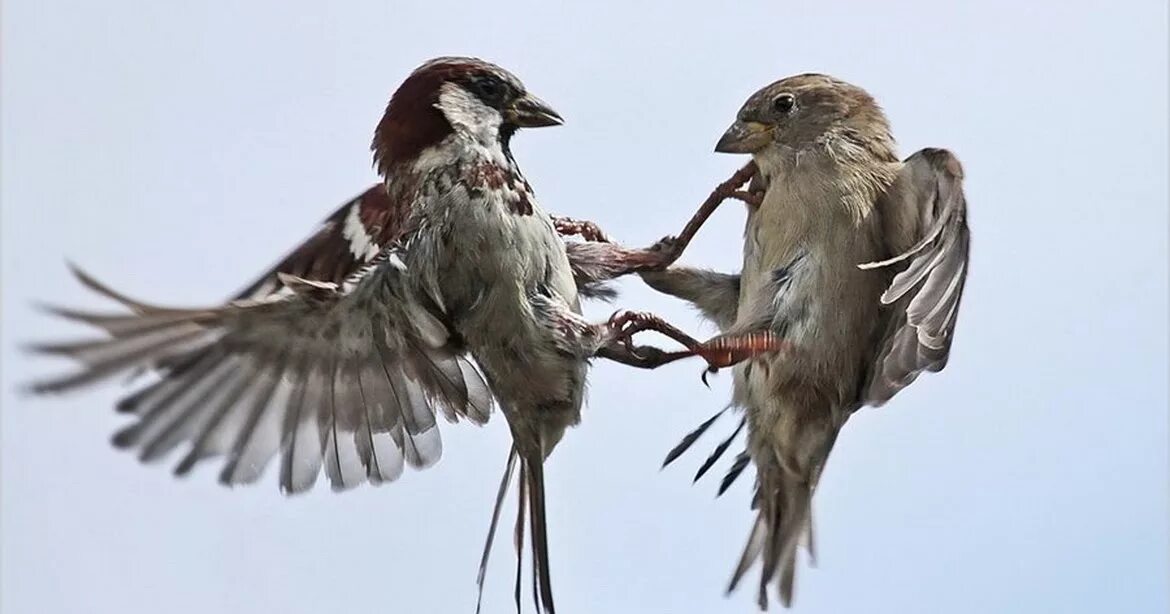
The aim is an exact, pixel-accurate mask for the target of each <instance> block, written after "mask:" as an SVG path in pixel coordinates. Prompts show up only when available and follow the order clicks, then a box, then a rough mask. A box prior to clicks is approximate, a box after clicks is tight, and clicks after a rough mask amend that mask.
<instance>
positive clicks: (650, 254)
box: [552, 162, 762, 285]
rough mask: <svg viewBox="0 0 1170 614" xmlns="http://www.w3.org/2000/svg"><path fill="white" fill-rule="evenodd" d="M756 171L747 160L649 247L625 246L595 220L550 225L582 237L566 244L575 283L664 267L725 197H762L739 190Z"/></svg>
mask: <svg viewBox="0 0 1170 614" xmlns="http://www.w3.org/2000/svg"><path fill="white" fill-rule="evenodd" d="M755 174H756V165H755V163H754V162H749V163H748V164H747V165H745V166H744V167H743V168H741V169H739V170H738V171H736V172H735V174H734V175H732V176H731V178H730V179H728V180H727V181H724V182H723V183H721V184H719V185H718V186H716V187H715V190H713V191H712V192H711V194H710V196H708V197H707V200H705V201H703V204H702V205H700V207H699V211H698V212H697V213H695V215H694V216H693V217H692V218H691V219H690V221H688V222H687V225H686V226H685V227H684V228H683V230H682V232H681V233H679V234H678V235H677V236H668V237H665V238H663V239H660V240H659V241H658V242H656V243H655V244H653V245H651V246H650V247H645V248H629V247H624V246H622V245H620V244H618V243H615V242H614V241H613V239H612V238H610V236H609V235H608V234H606V232H605V231H604V230H602V229H601V227H600V226H598V225H597V224H596V223H594V222H590V221H587V220H577V219H573V218H568V217H556V216H554V217H553V218H552V220H553V226H554V227H555V228H556V230H557V233H559V234H560V235H562V236H580V237H581V238H582V239H584V240H585V241H584V242H569V243H566V245H565V251H566V252H567V253H568V256H569V264H570V266H572V268H573V277H574V278H575V279H576V280H577V283H578V285H583V284H584V285H588V284H594V283H598V282H603V281H608V280H611V279H617V278H618V277H621V276H623V275H629V274H631V273H641V272H644V271H661V270H664V269H666V268H667V267H669V266H670V265H672V264H674V262H675V261H676V260H678V258H679V256H681V255H682V253H683V250H684V249H686V247H687V245H689V244H690V242H691V239H693V238H694V237H695V233H697V232H698V231H699V227H701V226H702V225H703V223H704V222H706V221H707V218H709V217H711V214H712V213H714V212H715V209H716V208H717V207H718V206H719V205H720V203H722V202H723V201H724V200H727V199H728V198H735V199H738V200H742V201H744V202H746V203H748V204H750V205H753V206H759V203H760V201H761V200H762V197H761V196H760V195H759V194H758V193H756V192H750V191H743V190H740V188H741V187H742V186H743V184H745V183H747V182H748V181H749V180H750V179H751V178H752V177H753V176H754V175H755Z"/></svg>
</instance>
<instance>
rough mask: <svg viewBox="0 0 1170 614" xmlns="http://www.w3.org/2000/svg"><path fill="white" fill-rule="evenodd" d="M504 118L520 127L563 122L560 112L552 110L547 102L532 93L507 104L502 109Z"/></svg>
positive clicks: (553, 124)
mask: <svg viewBox="0 0 1170 614" xmlns="http://www.w3.org/2000/svg"><path fill="white" fill-rule="evenodd" d="M504 119H505V121H507V122H508V123H509V124H512V125H513V126H517V127H520V128H543V127H545V126H559V125H561V124H563V123H565V120H563V119H561V116H560V114H558V113H557V112H556V111H554V110H552V107H550V106H548V103H546V102H545V101H543V100H541V99H539V98H537V97H536V96H533V95H532V94H524V95H523V96H521V97H520V98H517V99H516V101H515V102H513V103H512V104H511V105H509V106H508V108H507V109H505V110H504Z"/></svg>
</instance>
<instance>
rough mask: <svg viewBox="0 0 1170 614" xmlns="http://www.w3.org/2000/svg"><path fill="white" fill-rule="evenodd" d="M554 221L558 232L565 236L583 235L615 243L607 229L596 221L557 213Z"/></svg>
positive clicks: (588, 239) (596, 240) (586, 238)
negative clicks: (561, 215) (602, 227)
mask: <svg viewBox="0 0 1170 614" xmlns="http://www.w3.org/2000/svg"><path fill="white" fill-rule="evenodd" d="M552 221H553V227H554V228H556V230H557V234H559V235H561V236H563V237H581V238H582V239H585V240H586V241H591V242H597V243H613V239H611V238H610V237H609V235H607V234H605V231H604V230H602V229H601V227H600V226H598V225H597V224H596V223H595V222H590V221H589V220H578V219H574V218H571V217H559V216H556V215H554V216H552Z"/></svg>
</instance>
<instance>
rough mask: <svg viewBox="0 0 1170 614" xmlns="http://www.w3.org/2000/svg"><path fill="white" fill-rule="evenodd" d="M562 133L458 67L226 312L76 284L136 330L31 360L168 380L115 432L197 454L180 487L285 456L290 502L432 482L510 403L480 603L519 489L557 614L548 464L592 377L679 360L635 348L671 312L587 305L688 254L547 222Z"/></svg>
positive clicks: (425, 80) (229, 478) (455, 60)
mask: <svg viewBox="0 0 1170 614" xmlns="http://www.w3.org/2000/svg"><path fill="white" fill-rule="evenodd" d="M562 121H563V120H562V118H561V116H560V115H558V114H557V113H556V111H554V110H553V109H552V108H551V107H550V106H549V105H548V104H547V103H545V102H543V101H542V100H540V99H539V98H537V97H536V96H534V95H532V94H531V93H529V92H528V91H527V89H526V88H525V86H524V84H523V83H522V82H521V81H520V79H519V78H517V77H516V76H515V75H513V74H512V73H510V72H508V71H507V70H505V69H503V68H501V67H499V66H497V65H495V64H492V63H490V62H487V61H484V60H481V59H477V58H471V57H454V56H448V57H440V58H435V59H433V60H430V61H427V62H425V63H423V64H422V65H421V66H419V67H418V68H417V69H415V70H414V71H413V72H411V73H410V75H409V76H408V77H407V78H406V79H405V80H404V81H403V82H402V83H401V85H400V86H399V87H398V88H397V90H396V91H395V92H394V93H393V94H392V96H391V97H390V100H389V103H388V104H387V106H386V108H385V113H384V114H383V116H382V118H381V120H380V121H379V123H378V124H377V127H376V129H375V131H374V137H373V141H372V145H371V150H372V152H373V162H374V166H375V168H376V170H377V172H378V174H379V175H380V176H381V179H382V181H381V182H380V183H378V184H376V185H373V186H371V187H369V188H368V189H367V190H365V191H364V192H362V193H361V194H359V195H358V196H356V197H355V198H353V199H351V200H350V201H348V202H346V203H345V204H344V205H342V206H341V207H340V208H339V209H337V210H336V211H335V212H334V213H333V214H332V215H330V216H329V217H328V218H327V219H326V220H325V221H324V222H323V223H322V224H321V226H320V227H319V228H318V229H317V231H316V232H315V233H313V234H312V235H311V236H310V237H309V238H308V239H307V240H305V241H304V242H303V243H301V244H300V245H299V246H297V247H296V248H295V249H293V250H292V251H291V252H289V253H288V255H287V256H286V257H284V258H283V259H282V260H280V261H279V262H278V263H277V264H276V265H275V266H274V267H272V269H271V270H269V271H268V272H266V273H264V274H263V275H261V276H260V277H259V278H258V279H256V281H255V282H254V283H252V284H250V285H248V286H247V287H245V288H244V289H243V290H242V291H240V292H239V293H238V294H237V295H235V296H234V297H233V299H231V300H230V301H228V302H227V303H226V304H221V305H217V306H212V307H206V308H180V307H171V306H163V305H156V304H151V303H146V302H143V301H140V300H137V299H134V298H131V297H128V296H126V295H124V294H121V293H119V292H117V291H116V290H114V289H112V288H110V287H109V286H107V285H105V284H103V283H101V282H99V281H98V280H97V279H95V278H94V277H93V276H91V275H89V274H87V273H85V272H83V271H81V270H80V269H75V274H76V275H77V277H78V279H79V280H80V281H81V283H83V284H84V285H85V286H87V287H88V288H90V289H91V290H93V291H95V292H96V293H98V294H100V295H102V296H104V297H106V298H107V299H111V300H112V301H114V302H116V303H118V304H119V305H120V306H121V308H122V310H123V311H121V312H118V313H96V312H89V311H84V310H78V309H71V308H63V307H54V306H46V309H47V310H48V311H49V312H51V313H52V314H55V315H56V316H60V317H63V318H66V319H68V320H72V321H76V322H80V323H83V324H87V325H89V326H92V327H95V328H97V329H98V330H100V331H101V332H103V333H104V336H103V337H101V338H98V339H91V340H84V341H80V342H74V341H71V342H64V343H42V344H33V345H32V346H30V349H31V350H33V351H36V352H40V353H42V354H49V355H56V356H63V357H67V358H71V359H73V360H75V361H77V362H79V363H80V365H81V367H80V368H79V369H78V370H77V371H75V372H73V373H70V374H66V375H62V376H58V377H51V378H46V379H44V380H41V381H39V382H34V383H33V384H31V385H30V386H29V388H30V390H31V391H32V392H35V393H51V392H61V391H67V390H72V389H76V388H80V387H83V386H85V385H88V384H91V383H95V382H98V381H101V380H106V379H109V378H111V377H114V376H116V375H119V374H125V373H135V372H138V371H146V372H150V373H152V374H153V375H152V376H151V377H152V379H151V381H149V382H148V383H147V384H146V385H144V386H141V387H140V388H139V389H138V390H136V391H134V392H132V393H131V394H129V395H128V396H126V397H125V398H123V399H122V400H121V401H119V402H118V404H117V409H118V411H120V412H123V413H128V414H131V415H133V418H134V419H133V421H132V422H131V423H130V424H129V425H128V426H126V427H124V428H123V429H121V430H120V431H118V432H117V433H116V434H115V435H114V437H113V443H114V444H115V445H116V446H117V447H120V448H126V449H132V450H136V451H137V453H138V456H139V457H140V459H141V460H143V461H152V460H157V459H161V458H163V457H164V456H166V455H168V453H170V452H172V451H173V450H175V449H176V448H178V447H180V446H181V445H184V444H186V445H187V453H186V454H185V456H183V457H182V458H181V460H179V462H178V464H177V465H176V466H175V469H174V471H175V473H176V474H178V475H184V474H187V473H188V472H190V471H191V470H192V468H193V467H194V466H196V465H197V464H198V463H200V462H201V461H205V460H208V459H212V458H219V459H222V461H223V464H222V469H221V471H220V474H219V480H220V482H222V483H223V484H225V485H237V484H246V483H252V482H255V481H257V480H258V479H259V478H260V477H261V474H262V473H263V472H264V469H265V467H266V466H267V465H268V464H269V463H270V462H271V461H272V459H273V458H275V457H277V456H279V457H280V461H279V482H280V488H281V490H282V491H283V492H284V493H286V494H295V493H300V492H304V491H306V490H308V489H309V488H310V487H312V486H313V484H314V482H315V481H316V480H317V478H318V475H319V474H320V473H321V471H322V467H323V468H324V473H325V475H326V476H328V479H329V482H330V483H331V486H332V488H333V489H334V490H346V489H349V488H352V487H355V486H357V485H359V484H361V483H363V482H367V481H368V482H370V483H373V484H380V483H386V482H392V481H394V480H395V479H397V478H398V477H399V476H400V475H401V474H402V473H403V471H404V468H405V467H406V466H409V467H412V468H419V469H421V468H425V467H428V466H431V465H433V464H434V463H435V462H437V461H438V460H439V457H440V456H441V454H442V442H441V439H440V437H439V430H438V428H437V424H436V422H437V420H436V418H437V416H438V415H442V416H443V417H444V418H445V419H446V420H448V421H450V422H458V421H463V420H466V421H470V422H472V423H475V424H483V423H485V422H487V421H488V418H489V415H490V413H491V412H492V411H493V406H494V403H498V405H499V406H500V408H501V409H502V412H503V413H504V415H505V418H506V419H507V422H508V426H509V427H510V431H511V435H512V441H513V444H512V446H511V449H510V451H509V454H508V457H507V462H506V468H505V472H504V476H503V479H502V482H501V485H500V493H499V497H498V498H497V501H496V506H495V508H494V510H493V514H492V519H491V525H490V528H489V531H488V539H487V543H486V544H485V547H484V553H483V558H482V560H481V564H480V571H479V587H480V596H481V597H482V589H483V575H484V568H485V567H486V565H487V560H488V553H489V552H490V546H491V542H492V538H493V536H494V533H495V529H496V524H497V521H498V519H499V514H500V509H501V506H502V503H503V501H504V498H505V494H506V492H507V490H508V488H509V487H510V483H511V480H512V478H513V475H514V474H516V473H518V474H519V478H518V482H519V486H518V495H519V496H518V498H519V504H518V512H517V518H516V528H515V531H516V548H517V556H518V558H519V559H522V558H523V542H524V533H525V523H527V529H528V531H530V533H531V555H532V557H533V569H534V572H533V594H534V595H533V596H534V600H535V601H536V604H537V607H538V609H543V610H544V611H545V612H548V613H550V614H551V613H552V612H554V611H555V606H554V602H553V595H552V581H551V578H550V574H549V554H548V538H547V528H546V513H547V512H546V502H545V485H544V472H543V463H544V461H545V459H546V458H547V457H548V456H549V454H550V453H551V452H552V451H553V449H554V448H555V447H556V445H557V443H558V442H559V441H560V440H561V438H562V437H563V435H564V433H565V431H566V429H567V428H569V427H570V426H573V425H575V424H577V423H578V422H579V420H580V418H581V409H582V403H583V400H584V393H585V384H586V370H587V366H588V363H589V360H590V359H591V358H593V357H594V356H603V355H604V356H608V357H611V358H613V359H615V360H619V361H625V362H628V363H631V364H635V365H637V366H650V363H651V362H653V360H654V359H655V357H661V356H663V354H661V353H659V354H654V353H652V352H649V353H648V352H647V351H645V350H643V349H642V348H637V347H634V346H632V345H630V335H631V334H632V333H633V332H636V331H637V330H645V329H654V328H656V327H660V320H658V319H657V318H655V317H653V316H652V314H644V313H641V312H626V311H622V312H619V313H617V314H615V316H614V317H613V318H611V319H610V320H608V321H604V322H600V323H591V322H589V321H586V320H585V319H584V318H583V317H582V315H581V307H580V299H581V296H582V295H588V294H589V293H590V291H591V289H592V291H596V292H601V290H600V289H599V284H601V283H602V282H604V281H605V280H607V279H610V278H613V277H615V276H619V275H622V274H625V273H627V272H632V271H636V270H640V269H643V268H646V267H651V268H652V267H663V266H665V265H666V264H667V260H668V259H669V258H671V257H673V256H672V252H670V251H669V250H663V249H657V250H654V249H650V250H630V249H626V248H622V247H621V246H618V245H616V244H612V243H609V242H608V241H607V240H603V239H605V236H604V233H602V232H601V231H599V230H597V229H596V228H595V227H594V226H592V225H591V224H588V223H580V222H577V221H575V220H572V219H571V218H555V217H553V216H551V215H549V214H547V213H546V212H545V211H544V210H543V209H542V208H541V207H540V205H539V204H538V202H537V200H536V198H535V196H534V193H533V191H532V188H531V186H530V185H529V183H528V181H527V180H526V179H525V177H524V175H523V174H522V173H521V171H520V168H519V166H518V164H517V162H516V160H515V158H514V157H513V154H512V149H511V142H512V138H513V136H514V135H515V134H516V133H517V131H518V130H520V129H522V128H539V127H548V126H556V125H559V124H561V123H562ZM568 233H579V234H585V235H589V236H587V237H586V238H587V239H594V240H593V241H590V242H588V243H580V244H578V245H576V246H575V247H569V246H567V244H566V243H565V241H564V239H563V238H562V236H561V235H562V234H568ZM570 253H572V254H573V256H572V261H571V259H570ZM579 286H580V287H579ZM692 345H694V344H692ZM696 347H697V346H696ZM700 349H701V348H700ZM675 354H676V355H682V354H683V353H675ZM672 356H673V355H672ZM493 399H494V401H493ZM520 562H522V561H520V560H518V565H517V578H516V605H517V609H519V608H520V575H519V569H520Z"/></svg>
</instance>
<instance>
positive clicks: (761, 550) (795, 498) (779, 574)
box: [727, 467, 812, 610]
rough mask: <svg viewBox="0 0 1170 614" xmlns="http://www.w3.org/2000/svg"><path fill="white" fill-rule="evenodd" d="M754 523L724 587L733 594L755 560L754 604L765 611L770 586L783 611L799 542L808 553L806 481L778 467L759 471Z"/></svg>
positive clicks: (787, 603) (808, 494)
mask: <svg viewBox="0 0 1170 614" xmlns="http://www.w3.org/2000/svg"><path fill="white" fill-rule="evenodd" d="M756 488H757V504H758V505H757V511H756V522H755V524H754V525H753V526H752V531H751V534H750V535H749V537H748V542H747V545H746V546H745V547H744V550H743V554H742V555H741V556H740V559H739V563H738V564H737V565H736V568H735V571H734V573H733V574H732V577H731V582H730V583H729V584H728V587H727V592H728V593H730V592H731V591H733V590H735V588H736V586H737V585H738V584H739V582H740V580H742V579H743V576H744V575H745V574H746V573H747V571H748V570H749V569H751V568H752V566H753V565H754V564H755V562H756V561H757V560H759V561H761V562H762V563H763V569H762V570H761V572H760V583H759V587H758V594H757V603H758V604H759V607H760V609H761V610H767V609H768V587H769V586H770V585H772V584H773V583H774V584H775V586H776V592H777V593H778V594H779V597H780V603H781V604H782V605H783V606H784V607H786V608H787V607H790V606H791V605H792V596H793V593H794V589H795V584H796V551H797V549H798V547H799V546H800V542H801V538H802V537H806V538H807V539H808V540H809V542H808V543H809V546H810V551H811V549H812V488H811V485H810V484H809V481H808V480H807V479H804V478H802V477H800V476H799V475H796V474H792V473H790V472H786V471H784V470H782V469H780V468H779V467H768V468H766V469H764V470H762V471H761V475H760V478H759V482H758V483H757V487H756Z"/></svg>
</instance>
